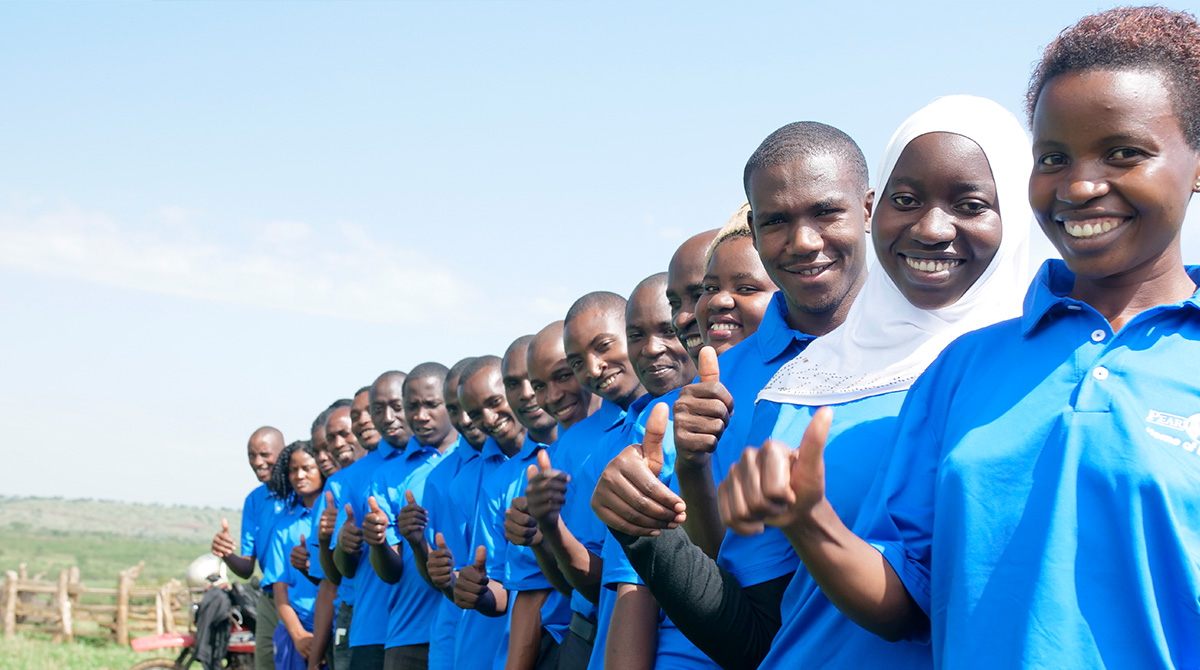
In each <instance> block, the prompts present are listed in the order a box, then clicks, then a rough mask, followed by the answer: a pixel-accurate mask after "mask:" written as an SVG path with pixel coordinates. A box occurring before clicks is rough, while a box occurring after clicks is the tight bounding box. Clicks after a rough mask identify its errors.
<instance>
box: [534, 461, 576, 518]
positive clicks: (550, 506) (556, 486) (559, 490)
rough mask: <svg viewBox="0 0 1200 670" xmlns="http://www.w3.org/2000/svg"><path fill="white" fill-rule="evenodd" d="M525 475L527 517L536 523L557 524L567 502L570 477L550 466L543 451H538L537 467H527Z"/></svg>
mask: <svg viewBox="0 0 1200 670" xmlns="http://www.w3.org/2000/svg"><path fill="white" fill-rule="evenodd" d="M526 474H527V475H528V478H529V485H528V486H526V487H525V501H526V505H527V506H528V511H529V515H530V516H532V517H533V518H534V519H536V520H537V521H538V523H545V524H556V523H558V514H559V512H561V511H562V506H563V503H564V502H566V500H567V482H569V481H571V476H570V475H568V474H567V473H565V472H563V471H562V470H555V469H554V468H553V467H552V466H551V465H550V454H548V453H546V450H545V449H542V450H540V451H538V453H537V465H536V466H534V465H531V466H529V469H528V470H527V472H526Z"/></svg>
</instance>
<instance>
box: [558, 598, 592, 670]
mask: <svg viewBox="0 0 1200 670" xmlns="http://www.w3.org/2000/svg"><path fill="white" fill-rule="evenodd" d="M595 640H596V622H595V621H592V620H591V619H588V618H585V617H583V616H581V615H580V614H578V613H576V612H572V613H571V627H570V629H569V630H567V634H566V635H565V636H564V637H563V641H562V644H560V645H558V670H587V667H588V661H590V660H592V643H593V642H595Z"/></svg>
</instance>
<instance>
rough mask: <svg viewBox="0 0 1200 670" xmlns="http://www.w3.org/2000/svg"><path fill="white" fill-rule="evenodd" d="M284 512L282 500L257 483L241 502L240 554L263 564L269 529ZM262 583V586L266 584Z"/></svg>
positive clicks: (263, 567)
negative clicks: (272, 495)
mask: <svg viewBox="0 0 1200 670" xmlns="http://www.w3.org/2000/svg"><path fill="white" fill-rule="evenodd" d="M283 513H284V504H283V501H282V500H280V499H278V498H273V497H271V492H270V491H268V490H267V485H266V484H259V485H258V486H256V487H255V488H254V490H253V491H251V492H250V493H249V494H248V495H247V496H246V500H245V502H243V503H242V545H241V555H242V556H250V557H253V558H254V559H256V560H257V561H258V563H259V567H260V568H262V569H263V570H265V569H266V565H264V563H265V561H266V556H267V543H268V542H270V540H271V529H272V528H274V527H275V519H276V517H278V516H280V515H282V514H283ZM268 585H269V583H268V584H264V588H265V587H266V586H268Z"/></svg>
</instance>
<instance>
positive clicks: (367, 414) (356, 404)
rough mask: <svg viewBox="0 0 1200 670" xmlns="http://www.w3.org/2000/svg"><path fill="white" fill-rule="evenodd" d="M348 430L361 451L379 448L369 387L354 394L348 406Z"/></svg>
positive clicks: (378, 437)
mask: <svg viewBox="0 0 1200 670" xmlns="http://www.w3.org/2000/svg"><path fill="white" fill-rule="evenodd" d="M350 430H352V431H354V437H356V438H358V443H359V445H361V446H362V448H363V449H366V450H367V451H375V447H377V446H379V440H380V439H381V437H380V435H379V431H378V430H376V429H375V422H374V421H372V420H371V387H370V386H364V387H362V388H360V389H358V390H357V391H355V392H354V400H353V401H352V403H351V405H350ZM335 455H336V454H335ZM342 467H345V465H343V466H342Z"/></svg>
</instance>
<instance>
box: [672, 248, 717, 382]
mask: <svg viewBox="0 0 1200 670" xmlns="http://www.w3.org/2000/svg"><path fill="white" fill-rule="evenodd" d="M718 232H720V229H718V228H714V229H712V230H706V231H704V232H703V233H699V234H697V235H693V236H691V237H689V238H688V239H687V240H685V241H684V243H683V244H681V245H679V248H678V249H676V250H675V253H674V254H673V255H672V256H671V262H670V264H668V265H667V304H669V305H670V306H671V325H672V326H674V327H675V333H676V335H677V336H678V337H679V341H680V342H682V343H683V346H684V348H685V349H687V353H688V356H690V357H691V359H692V361H693V362H694V361H696V360H697V359H698V357H699V356H700V349H701V348H702V347H703V346H704V334H703V331H702V330H701V328H700V324H699V323H697V321H696V303H697V301H699V300H700V295H701V293H703V291H704V250H705V249H707V248H708V245H709V244H711V243H712V241H713V240H714V239H715V238H716V236H717V233H718Z"/></svg>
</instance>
